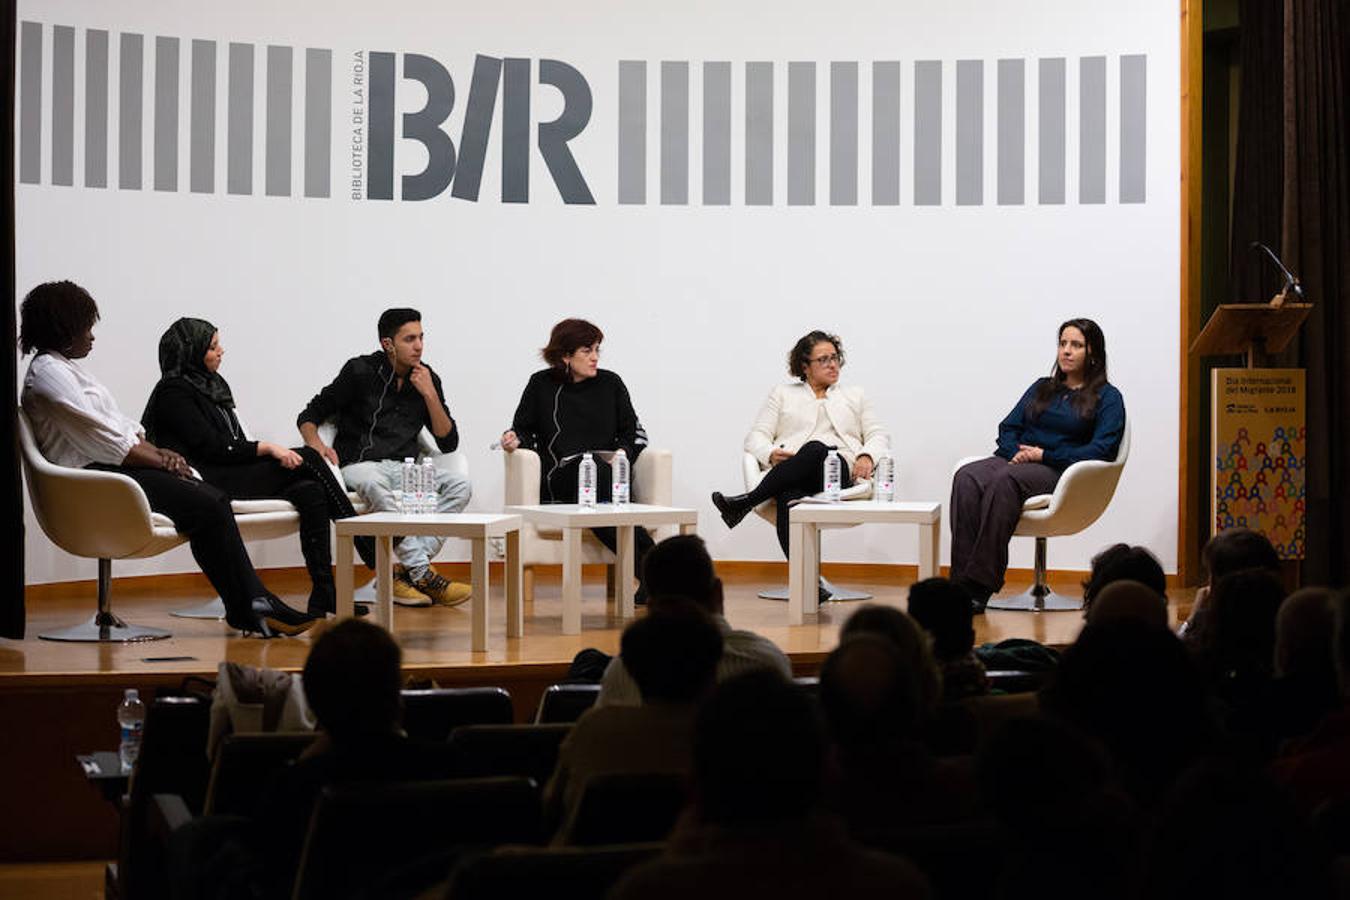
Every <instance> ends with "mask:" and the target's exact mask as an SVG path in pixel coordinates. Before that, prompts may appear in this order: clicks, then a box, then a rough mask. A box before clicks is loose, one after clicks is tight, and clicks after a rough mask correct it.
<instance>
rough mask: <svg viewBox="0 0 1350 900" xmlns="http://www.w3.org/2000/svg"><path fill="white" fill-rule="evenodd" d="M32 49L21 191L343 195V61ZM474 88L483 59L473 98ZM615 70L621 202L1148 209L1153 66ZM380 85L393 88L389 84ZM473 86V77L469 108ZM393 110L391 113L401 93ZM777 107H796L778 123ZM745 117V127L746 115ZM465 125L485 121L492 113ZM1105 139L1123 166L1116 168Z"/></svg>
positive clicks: (329, 55)
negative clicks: (338, 188)
mask: <svg viewBox="0 0 1350 900" xmlns="http://www.w3.org/2000/svg"><path fill="white" fill-rule="evenodd" d="M19 40H20V46H19V53H18V67H17V68H18V73H17V74H18V77H19V90H18V98H17V101H18V124H19V134H18V136H17V137H18V140H17V151H18V175H19V181H20V182H21V183H24V184H40V183H43V182H44V181H45V182H46V183H49V184H52V185H60V186H74V185H75V184H76V180H77V178H78V177H79V175H78V173H77V167H79V168H80V169H82V173H83V178H82V180H83V186H84V187H89V188H107V187H109V186H110V185H111V184H112V183H113V182H112V181H110V173H109V169H110V167H112V166H115V167H116V180H115V184H116V187H117V188H119V189H122V190H142V189H146V188H147V187H148V188H150V189H153V190H155V191H190V192H192V193H199V194H212V193H217V192H225V193H229V194H240V195H252V194H255V193H261V194H263V195H266V196H275V197H290V196H300V195H303V196H305V197H320V198H322V197H329V196H331V179H332V171H331V170H332V151H333V140H334V135H333V127H334V118H333V117H334V108H333V107H334V102H335V100H336V98H335V94H334V84H333V77H334V73H333V62H334V61H333V51H332V50H329V49H321V48H304V51H303V53H298V52H297V50H296V48H294V47H290V46H284V45H269V44H252V43H238V42H218V41H215V40H205V39H190V40H185V39H180V38H177V37H168V36H161V35H144V34H136V33H119V34H117V35H115V36H114V35H112V34H110V32H108V31H105V30H99V29H85V30H84V34H83V36H81V35H80V34H79V30H78V29H76V28H73V27H70V26H65V25H56V26H47V25H44V24H42V23H39V22H27V21H26V22H22V23H20V29H19ZM114 41H115V46H114ZM222 44H223V46H222ZM81 54H82V55H83V60H81V59H80V58H79V57H80V55H81ZM151 54H153V56H151ZM114 58H115V60H116V61H115V62H114ZM389 58H390V59H391V60H392V58H393V56H392V54H391V55H389ZM1075 64H1076V71H1075V72H1074V74H1075V75H1076V78H1075V79H1074V80H1073V81H1072V87H1073V90H1075V91H1076V93H1077V97H1076V98H1075V97H1072V96H1070V87H1071V80H1070V77H1069V76H1070V70H1069V66H1071V65H1075ZM372 65H374V63H372ZM114 67H115V68H116V72H115V73H114V72H113V68H114ZM147 68H148V69H149V71H147ZM81 71H83V78H82V79H81V83H80V84H77V83H76V79H77V75H78V73H80V72H81ZM486 71H487V70H485V72H486ZM495 71H496V70H492V72H495ZM492 72H487V74H488V75H491V74H492ZM483 74H484V73H480V72H479V71H478V67H477V66H476V67H475V72H474V82H475V84H476V83H477V82H478V81H479V80H480V75H483ZM617 74H618V85H617V100H618V103H617V116H618V121H617V122H616V123H615V124H616V126H617V151H618V152H617V167H616V170H617V200H618V202H619V203H620V204H633V205H646V204H649V203H659V204H661V205H668V206H689V205H691V204H697V203H699V202H700V198H701V203H702V204H703V205H706V206H726V205H731V204H732V203H737V202H739V203H744V204H745V205H749V206H771V205H774V204H786V205H790V206H816V205H821V204H828V205H831V206H857V205H858V204H859V203H865V202H868V199H869V198H870V202H871V205H873V206H899V205H901V204H911V205H915V206H942V205H958V206H984V205H992V204H997V205H1000V206H1021V205H1025V204H1027V203H1038V204H1041V205H1063V204H1066V203H1077V204H1104V203H1108V202H1119V203H1122V204H1124V203H1143V202H1146V199H1147V195H1148V190H1147V187H1148V177H1147V175H1148V171H1147V169H1148V167H1147V155H1148V58H1147V56H1146V55H1143V54H1125V55H1121V56H1118V57H1108V56H1102V55H1093V56H1083V57H1078V58H1076V59H1073V58H1069V57H1050V58H1036V59H1027V58H1017V57H1011V58H998V59H993V60H984V59H960V60H933V59H919V60H912V61H906V62H902V61H900V60H894V59H892V60H876V61H867V62H858V61H851V60H832V61H829V62H817V61H811V60H793V61H785V62H772V61H762V60H757V61H745V62H733V61H731V60H706V61H700V62H691V61H685V60H661V61H659V62H650V63H649V62H648V61H645V60H620V61H618V73H617ZM114 79H116V84H115V85H114V83H113V80H114ZM377 80H378V81H379V84H380V85H383V89H384V90H388V91H392V90H393V87H394V84H395V81H396V79H395V77H394V76H393V75H392V74H389V75H388V77H385V78H382V79H377ZM489 80H491V79H489ZM528 81H529V62H528V61H527V60H508V61H507V62H506V67H505V72H504V79H503V85H504V87H503V91H504V93H505V94H506V95H509V96H511V97H513V98H515V99H514V102H512V103H510V104H507V105H506V109H505V111H504V112H503V115H504V116H509V117H511V120H510V121H506V120H505V119H504V120H503V127H504V128H505V129H506V130H507V131H509V132H510V133H511V134H528V132H529V129H530V120H529V118H528V111H529V83H528ZM1028 82H1032V83H1028ZM485 83H486V82H485ZM1108 83H1109V84H1108ZM371 85H372V86H371V89H372V90H374V89H375V82H374V81H372V83H371ZM81 90H82V91H83V97H81V96H79V93H80V91H81ZM1108 90H1110V91H1111V93H1112V95H1113V96H1111V97H1108ZM147 91H148V92H149V98H148V101H149V109H148V110H147V109H146V102H147V97H146V93H147ZM478 93H482V92H478V91H476V90H475V88H474V86H473V85H471V86H470V91H469V95H470V96H471V97H475V96H478ZM483 96H484V97H486V96H487V94H486V93H483ZM218 98H219V99H218ZM1075 100H1076V104H1077V105H1076V107H1071V106H1070V104H1073V103H1075ZM381 101H382V102H381V104H379V105H380V108H381V109H387V110H392V109H393V98H392V97H383V98H381ZM1109 101H1110V105H1109V106H1108V102H1109ZM776 103H785V104H786V109H785V111H784V112H779V113H778V114H777V117H776V115H775V112H776V111H775V108H774V107H775V104H776ZM221 104H223V105H224V109H223V110H222V109H219V108H218V107H219V106H220V105H221ZM373 105H374V104H372V107H373ZM480 105H481V104H480ZM738 106H739V107H742V108H743V113H741V115H743V118H742V119H734V118H733V109H735V108H737V107H738ZM114 107H115V111H114ZM81 109H82V110H83V115H82V116H81V121H79V122H77V121H76V114H77V111H79V110H81ZM902 110H903V112H902ZM738 112H739V110H738ZM147 113H148V115H149V116H150V121H149V122H147V121H146V120H145V117H146V115H147ZM1071 113H1072V114H1071ZM468 114H471V115H469V118H473V119H474V121H478V119H482V120H483V122H489V121H490V119H491V116H492V114H493V107H492V101H491V100H489V101H487V105H486V106H483V107H482V108H481V109H470V110H469V111H468ZM1109 115H1114V120H1113V121H1108V116H1109ZM475 117H476V118H475ZM484 117H486V118H484ZM379 124H381V123H374V122H372V123H371V127H375V126H376V125H379ZM384 124H386V125H389V127H390V128H391V129H392V127H393V126H392V125H390V124H389V123H384ZM480 124H482V123H480ZM486 127H487V126H486V125H484V129H486ZM81 128H82V129H83V132H82V133H80V129H81ZM649 128H651V129H652V130H651V137H652V140H653V141H654V142H655V147H654V148H653V150H654V152H650V153H649V152H648V140H649ZM484 129H479V130H482V132H483V133H484V134H486V130H484ZM734 132H738V133H734ZM818 132H819V133H818ZM147 133H148V136H149V137H148V139H149V146H148V147H147V146H146V137H145V136H146V135H147ZM473 133H475V134H477V133H478V131H474V132H473ZM293 134H294V135H295V138H294V139H293V138H292V135H293ZM1108 142H1110V143H1111V145H1112V147H1113V148H1118V152H1116V153H1114V154H1112V155H1108V153H1107V147H1108ZM390 146H392V145H391V144H390V143H389V142H384V143H381V142H372V143H371V144H370V145H369V147H370V149H369V158H368V160H367V164H368V165H367V171H368V172H369V173H370V184H371V189H372V191H374V193H375V194H376V195H380V193H381V192H380V190H376V188H377V187H378V182H379V181H380V179H382V178H385V177H389V178H392V177H393V165H392V160H383V161H382V160H381V159H380V158H378V155H379V154H382V153H387V152H389V148H390ZM526 146H527V145H526V143H525V142H523V141H512V142H509V143H508V144H507V145H506V146H505V147H504V149H503V169H504V171H509V172H511V173H513V174H512V175H511V177H509V178H505V179H504V182H503V184H504V187H503V191H504V193H503V202H524V201H525V200H527V199H528V194H527V193H524V190H525V187H524V186H525V185H527V184H528V181H527V178H528V170H529V166H528V162H529V160H528V156H527V155H525V154H526V153H527V150H526ZM733 148H735V151H734V152H736V153H738V154H740V155H741V156H742V158H740V159H737V158H734V157H733ZM460 149H461V154H462V157H463V158H462V159H461V160H460V161H461V162H462V163H469V162H472V163H473V165H472V166H469V165H465V166H461V167H459V168H464V169H465V170H466V171H465V172H463V173H460V172H456V173H455V174H456V175H460V174H462V175H463V177H462V178H459V177H457V178H455V189H454V192H453V193H454V196H457V197H458V196H468V197H472V198H473V199H476V197H477V180H476V179H477V177H478V175H481V167H482V163H483V159H482V157H483V154H484V153H485V152H486V146H485V145H484V146H478V145H476V144H475V145H465V146H464V147H461V148H460ZM147 151H148V152H147ZM259 151H261V152H259ZM1075 154H1076V156H1075ZM147 157H148V158H147ZM255 157H256V158H258V159H259V160H260V166H255V162H254V160H255ZM114 159H115V161H114ZM1074 160H1076V163H1077V165H1076V166H1071V165H1070V163H1071V161H1074ZM1108 166H1111V167H1113V169H1114V170H1113V171H1108ZM147 167H148V172H147ZM653 167H655V170H654V171H653ZM255 168H260V169H261V171H257V172H255ZM221 169H223V171H220V170H221ZM184 170H185V171H184ZM475 173H476V174H475ZM775 173H779V174H778V176H777V177H778V178H781V179H782V181H781V183H776V176H775ZM147 176H148V178H147ZM1075 176H1076V177H1077V181H1078V184H1077V191H1076V192H1075V191H1073V188H1072V185H1071V184H1070V181H1071V179H1072V178H1074V177H1075ZM447 177H449V176H447ZM461 182H463V183H462V184H461ZM649 183H650V184H651V185H652V190H651V191H650V192H649V191H648V185H649ZM506 185H509V187H507V186H506Z"/></svg>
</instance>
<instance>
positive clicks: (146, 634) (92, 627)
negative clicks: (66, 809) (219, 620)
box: [38, 613, 171, 644]
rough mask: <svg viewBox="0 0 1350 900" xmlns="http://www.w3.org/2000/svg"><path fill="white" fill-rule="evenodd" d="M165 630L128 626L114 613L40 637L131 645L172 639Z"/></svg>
mask: <svg viewBox="0 0 1350 900" xmlns="http://www.w3.org/2000/svg"><path fill="white" fill-rule="evenodd" d="M170 636H171V635H170V633H169V632H167V631H165V630H164V629H163V628H151V627H149V626H147V625H128V624H127V623H126V622H123V621H122V620H121V619H119V618H117V616H114V615H113V614H112V613H97V614H95V616H94V617H93V618H92V619H90V620H89V621H88V622H84V623H82V624H80V625H72V626H70V627H69V628H59V629H57V630H56V631H44V632H43V633H42V634H39V635H38V637H40V638H42V640H44V641H76V642H80V643H89V644H117V643H122V644H129V643H133V642H136V641H159V640H163V639H164V638H166V637H170Z"/></svg>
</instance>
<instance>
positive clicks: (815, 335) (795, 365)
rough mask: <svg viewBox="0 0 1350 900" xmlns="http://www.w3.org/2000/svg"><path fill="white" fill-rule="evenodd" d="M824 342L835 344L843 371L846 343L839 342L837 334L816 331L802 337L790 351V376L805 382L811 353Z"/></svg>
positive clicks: (788, 362)
mask: <svg viewBox="0 0 1350 900" xmlns="http://www.w3.org/2000/svg"><path fill="white" fill-rule="evenodd" d="M822 342H824V343H829V344H834V352H835V353H837V354H838V355H839V367H840V368H841V369H842V368H843V367H844V342H843V341H841V340H839V335H837V334H830V333H829V332H828V331H821V330H820V329H816V330H815V331H811V332H807V333H806V334H804V335H802V337H801V339H800V340H798V341H797V343H795V344H793V345H792V349H791V350H789V351H788V357H787V365H788V374H789V375H791V376H792V377H793V378H798V379H801V380H802V381H805V380H806V370H807V368H808V367H809V366H810V365H811V351H812V350H814V349H815V347H816V344H819V343H822Z"/></svg>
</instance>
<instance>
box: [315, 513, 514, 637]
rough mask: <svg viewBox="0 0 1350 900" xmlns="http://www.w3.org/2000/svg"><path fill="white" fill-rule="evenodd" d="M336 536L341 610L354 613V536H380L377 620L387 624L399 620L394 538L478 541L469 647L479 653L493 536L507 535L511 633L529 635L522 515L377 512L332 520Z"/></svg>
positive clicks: (508, 633) (485, 623) (377, 546)
mask: <svg viewBox="0 0 1350 900" xmlns="http://www.w3.org/2000/svg"><path fill="white" fill-rule="evenodd" d="M333 530H334V532H335V533H336V535H337V560H336V563H337V614H338V616H350V615H352V614H353V612H354V611H355V610H354V608H353V607H354V606H355V602H354V600H353V594H354V593H355V591H354V589H353V588H354V583H355V582H354V579H353V577H352V549H353V548H352V539H353V538H356V537H360V536H362V535H369V536H370V537H373V538H375V585H376V587H375V592H376V598H377V599H376V603H375V618H376V619H377V620H378V621H379V623H380V624H381V625H383V626H384V627H385V628H390V627H392V625H393V621H394V590H393V585H394V564H393V541H394V538H395V537H404V536H414V535H430V536H433V537H454V538H465V539H467V540H469V541H470V542H471V543H472V545H473V563H472V568H471V571H472V576H471V580H472V584H473V595H472V596H471V597H470V598H469V609H470V620H471V625H470V639H469V647H470V649H471V650H472V651H473V652H475V653H482V652H485V651H486V650H487V644H488V600H489V596H488V590H489V579H488V539H489V538H495V537H500V538H505V539H506V636H507V637H520V636H521V635H522V634H523V633H524V603H523V601H522V599H521V597H522V595H521V590H520V581H521V579H520V575H521V572H520V516H513V515H503V514H500V513H431V514H428V515H404V514H402V513H390V512H378V513H367V514H366V515H364V516H353V517H352V518H350V519H338V520H337V521H336V522H334V523H333Z"/></svg>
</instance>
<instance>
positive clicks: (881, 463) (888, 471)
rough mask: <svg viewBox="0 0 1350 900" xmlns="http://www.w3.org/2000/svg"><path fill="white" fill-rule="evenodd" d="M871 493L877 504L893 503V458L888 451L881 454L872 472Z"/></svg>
mask: <svg viewBox="0 0 1350 900" xmlns="http://www.w3.org/2000/svg"><path fill="white" fill-rule="evenodd" d="M872 493H873V494H874V495H875V496H876V498H877V502H878V503H894V502H895V457H894V456H891V452H890V451H889V450H887V451H886V452H885V453H882V454H881V458H880V459H878V460H877V465H876V469H875V471H873V472H872Z"/></svg>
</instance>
